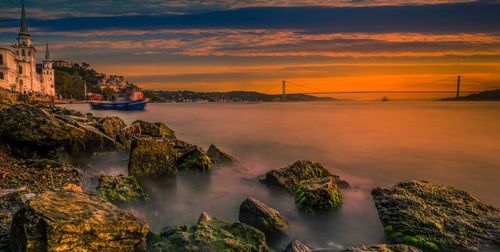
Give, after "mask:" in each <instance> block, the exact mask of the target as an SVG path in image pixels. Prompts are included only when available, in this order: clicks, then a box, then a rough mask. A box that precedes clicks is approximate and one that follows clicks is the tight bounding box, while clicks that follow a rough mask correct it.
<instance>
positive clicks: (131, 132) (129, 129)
mask: <svg viewBox="0 0 500 252" xmlns="http://www.w3.org/2000/svg"><path fill="white" fill-rule="evenodd" d="M140 136H141V125H139V124H131V125H128V126H126V127H125V128H123V129H121V130H120V132H119V133H118V137H117V138H118V141H119V142H120V143H121V144H123V145H124V146H126V147H130V144H131V142H132V139H134V137H140Z"/></svg>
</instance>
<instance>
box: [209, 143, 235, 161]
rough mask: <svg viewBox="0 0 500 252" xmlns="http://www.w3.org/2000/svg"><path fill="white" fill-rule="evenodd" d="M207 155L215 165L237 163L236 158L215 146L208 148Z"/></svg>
mask: <svg viewBox="0 0 500 252" xmlns="http://www.w3.org/2000/svg"><path fill="white" fill-rule="evenodd" d="M207 155H208V157H210V159H211V160H212V162H213V163H214V164H215V165H231V164H233V163H235V162H237V160H236V158H234V157H232V156H231V155H229V154H227V153H226V152H224V151H222V150H221V149H219V148H217V147H216V146H215V145H213V144H212V145H210V147H209V148H208V151H207Z"/></svg>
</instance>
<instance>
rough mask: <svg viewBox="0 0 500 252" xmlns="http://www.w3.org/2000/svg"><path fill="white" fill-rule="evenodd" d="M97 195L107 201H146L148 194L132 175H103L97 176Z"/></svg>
mask: <svg viewBox="0 0 500 252" xmlns="http://www.w3.org/2000/svg"><path fill="white" fill-rule="evenodd" d="M96 195H97V197H99V198H101V199H103V200H107V201H109V202H115V203H123V202H135V201H147V200H148V196H147V195H146V193H144V190H143V189H142V188H141V187H140V186H139V183H137V180H136V179H135V178H134V177H132V176H128V177H127V176H123V175H119V176H104V175H102V176H101V177H100V178H99V185H98V186H97V188H96Z"/></svg>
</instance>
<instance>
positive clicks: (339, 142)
mask: <svg viewBox="0 0 500 252" xmlns="http://www.w3.org/2000/svg"><path fill="white" fill-rule="evenodd" d="M67 107H69V108H72V109H76V110H80V111H82V112H93V113H94V114H95V115H96V116H111V115H113V116H119V117H121V118H123V119H124V120H125V121H126V122H127V123H131V122H133V121H134V120H136V119H142V120H148V121H161V122H164V123H166V124H167V125H169V126H170V127H171V128H173V129H174V130H175V131H176V132H177V135H178V137H179V138H180V139H183V140H186V141H188V142H191V143H194V144H197V145H199V146H201V147H204V148H207V147H208V146H209V145H210V144H215V145H217V146H219V147H221V148H222V149H224V150H226V151H227V152H229V153H231V154H233V155H234V156H236V157H237V158H238V159H239V160H240V161H241V163H242V164H243V165H244V166H245V167H246V168H247V169H246V171H244V172H241V171H235V170H232V169H228V168H225V169H220V170H217V171H216V172H214V173H213V174H212V175H200V174H181V175H179V176H178V177H177V178H165V179H158V180H154V181H153V180H143V181H141V183H142V184H143V185H144V187H145V189H146V190H147V191H148V192H149V194H150V196H151V198H152V200H151V202H150V203H148V204H140V205H133V206H122V207H124V208H128V209H131V210H133V211H134V212H135V213H136V214H137V215H139V216H142V217H143V218H145V219H146V220H148V222H149V223H150V225H151V227H152V229H153V231H156V232H157V231H159V230H161V228H162V227H164V226H170V225H176V224H191V223H194V222H196V219H197V217H198V216H199V214H200V213H201V212H202V211H206V212H209V213H210V214H212V215H213V216H218V217H221V218H225V219H228V220H230V221H237V220H238V210H239V204H240V203H241V202H242V201H243V200H244V199H245V198H246V197H248V196H254V197H256V198H258V199H260V200H262V201H264V202H266V203H267V204H268V205H270V206H272V207H274V208H276V209H278V210H279V211H280V212H281V213H282V214H284V215H285V216H286V217H287V218H288V219H289V222H290V224H291V228H292V234H293V237H297V238H299V239H302V240H304V241H306V242H308V243H310V244H311V245H313V246H316V247H333V248H340V247H343V246H350V245H359V244H373V243H380V242H385V241H386V240H385V237H384V234H383V227H382V224H381V223H380V220H379V219H378V215H377V212H376V209H375V206H374V204H373V201H372V198H371V196H370V190H371V188H373V187H375V186H389V185H393V184H395V183H397V182H400V181H408V180H428V181H431V182H435V183H440V184H446V185H451V186H454V187H457V188H460V189H463V190H466V191H469V192H471V193H472V194H473V195H475V196H477V197H478V198H479V199H481V200H484V201H485V202H487V203H489V204H492V205H494V206H496V207H500V190H498V189H499V186H498V184H499V182H500V179H499V178H500V155H499V154H498V153H500V142H499V139H500V130H499V126H498V125H500V103H479V102H477V103H476V102H473V103H445V102H388V103H381V102H374V103H364V102H330V103H286V104H282V103H262V104H194V103H184V104H149V105H148V108H147V111H145V112H117V111H90V109H89V108H88V106H87V105H84V104H79V105H67ZM127 158H128V154H127V153H114V154H101V155H96V156H95V157H93V158H92V159H91V160H89V161H88V163H89V164H90V165H91V169H90V170H89V172H91V173H95V174H102V173H106V174H119V173H125V172H126V167H127ZM299 159H309V160H315V161H319V162H321V163H322V164H323V165H325V167H327V168H328V169H329V170H330V171H331V172H332V173H335V174H338V175H340V176H341V177H342V178H343V179H345V180H347V181H349V183H350V184H351V185H352V186H353V189H348V190H343V191H342V193H343V196H344V203H343V206H342V207H341V208H340V209H339V210H336V211H334V212H332V213H331V214H329V215H327V216H316V217H311V216H306V215H303V214H301V213H300V212H299V211H297V209H296V207H295V205H294V202H293V196H292V195H289V194H287V193H283V192H280V191H276V190H273V189H270V188H268V187H266V186H264V185H262V184H260V183H258V182H257V179H256V178H257V177H258V176H259V175H262V174H263V173H265V172H266V171H268V170H270V169H274V168H280V167H284V166H286V165H287V164H290V163H292V162H294V161H295V160H299Z"/></svg>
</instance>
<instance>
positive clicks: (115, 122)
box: [96, 117, 126, 139]
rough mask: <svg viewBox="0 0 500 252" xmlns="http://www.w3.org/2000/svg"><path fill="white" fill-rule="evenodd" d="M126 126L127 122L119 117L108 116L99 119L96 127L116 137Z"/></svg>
mask: <svg viewBox="0 0 500 252" xmlns="http://www.w3.org/2000/svg"><path fill="white" fill-rule="evenodd" d="M125 126H126V125H125V122H124V121H123V120H122V119H121V118H119V117H106V118H103V119H101V120H99V121H98V124H97V125H96V128H98V129H99V130H100V131H102V132H103V133H104V134H106V135H107V136H109V137H111V138H113V139H115V138H116V137H117V136H118V135H119V133H120V131H121V130H122V129H123V128H125Z"/></svg>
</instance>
